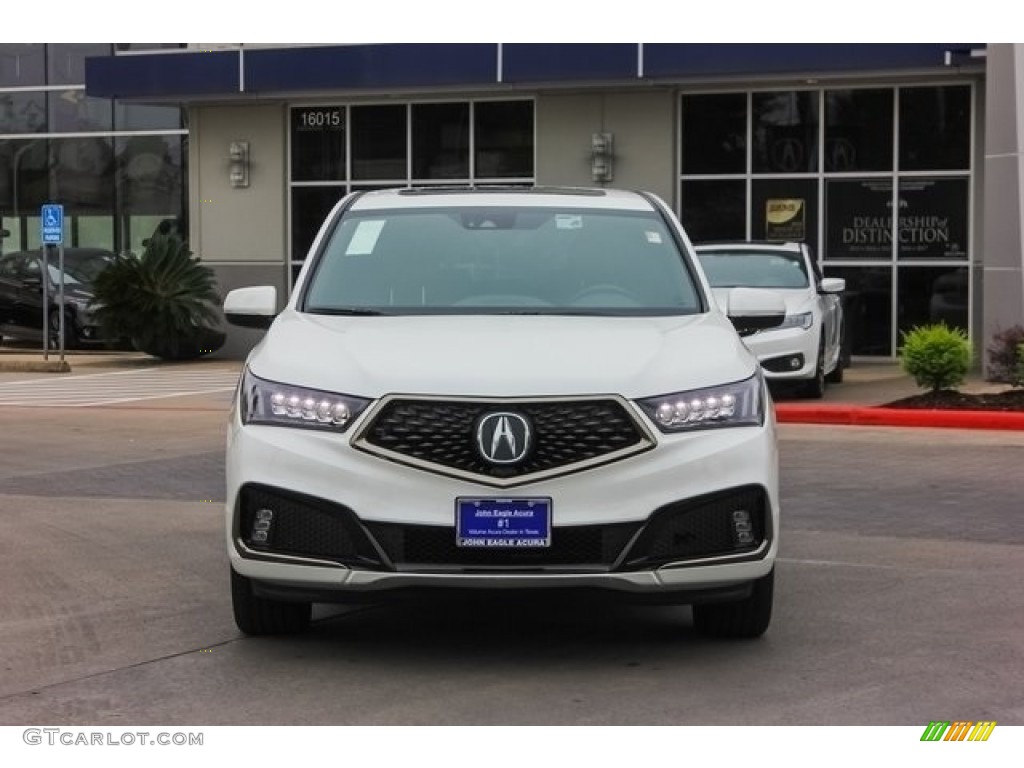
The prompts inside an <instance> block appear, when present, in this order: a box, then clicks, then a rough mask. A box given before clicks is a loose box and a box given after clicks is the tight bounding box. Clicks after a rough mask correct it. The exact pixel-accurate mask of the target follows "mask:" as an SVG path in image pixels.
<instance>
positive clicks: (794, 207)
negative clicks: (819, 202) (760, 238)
mask: <svg viewBox="0 0 1024 768" xmlns="http://www.w3.org/2000/svg"><path fill="white" fill-rule="evenodd" d="M806 210H807V206H806V205H804V201H803V200H801V199H798V198H787V199H776V200H768V201H766V202H765V211H764V217H765V218H764V221H765V225H764V236H765V239H766V240H796V241H801V240H803V239H804V238H805V237H806V236H807V231H806V226H805V220H806V216H805V211H806Z"/></svg>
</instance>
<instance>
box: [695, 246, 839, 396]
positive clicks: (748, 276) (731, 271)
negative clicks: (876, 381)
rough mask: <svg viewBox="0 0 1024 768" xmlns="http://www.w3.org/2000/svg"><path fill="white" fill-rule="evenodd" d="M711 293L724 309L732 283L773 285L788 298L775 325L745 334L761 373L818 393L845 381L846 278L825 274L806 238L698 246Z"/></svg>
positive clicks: (807, 393)
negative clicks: (782, 317) (782, 316)
mask: <svg viewBox="0 0 1024 768" xmlns="http://www.w3.org/2000/svg"><path fill="white" fill-rule="evenodd" d="M696 251H697V256H698V258H699V259H700V262H701V265H702V266H703V267H704V272H705V274H706V275H707V278H708V282H710V283H711V287H712V289H713V290H714V293H715V297H716V298H717V299H718V301H719V302H721V303H723V306H724V307H725V308H726V309H728V292H729V290H731V289H733V288H736V287H741V286H743V287H750V288H754V287H756V288H771V289H773V290H775V291H778V293H779V294H780V295H781V296H782V297H783V299H784V300H785V302H786V319H785V320H784V321H783V322H782V324H781V325H779V326H776V327H774V328H766V329H763V330H757V331H752V332H750V333H746V334H743V335H744V337H745V338H744V340H745V341H746V342H747V346H748V347H750V350H751V351H752V352H753V353H754V354H755V355H757V359H758V360H759V361H760V362H761V367H762V368H763V369H764V372H765V376H766V377H767V378H768V379H769V380H770V381H773V382H780V383H782V382H785V383H792V384H794V385H796V387H797V389H798V391H799V393H800V394H802V395H804V396H806V397H813V398H820V397H822V396H823V395H824V394H825V382H826V381H829V382H833V383H838V382H841V381H842V380H843V367H844V365H845V364H846V363H845V359H844V355H843V333H844V328H843V307H842V302H841V301H840V294H841V293H842V292H843V291H844V290H845V289H846V281H845V280H843V279H841V278H837V277H823V276H822V274H821V270H820V269H819V268H818V264H817V263H816V262H815V261H814V259H813V258H812V256H811V252H810V249H809V248H808V247H807V245H806V244H804V243H749V242H736V243H715V244H708V245H698V246H696Z"/></svg>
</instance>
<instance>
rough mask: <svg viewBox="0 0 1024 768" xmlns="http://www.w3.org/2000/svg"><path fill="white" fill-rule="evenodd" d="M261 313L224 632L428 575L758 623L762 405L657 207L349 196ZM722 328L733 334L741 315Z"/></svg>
mask: <svg viewBox="0 0 1024 768" xmlns="http://www.w3.org/2000/svg"><path fill="white" fill-rule="evenodd" d="M224 309H225V314H226V316H227V318H228V319H229V321H231V322H233V323H236V324H239V325H245V326H248V327H262V328H269V330H268V332H267V334H266V336H265V337H264V338H263V340H262V341H261V342H260V343H259V344H258V345H257V346H256V347H255V349H254V350H253V351H252V353H251V354H250V356H249V359H248V361H247V363H246V366H245V370H244V373H243V375H242V377H241V381H240V384H239V389H238V394H237V398H236V402H235V405H234V407H233V409H232V413H231V418H230V428H229V434H228V444H227V505H226V514H227V545H228V552H229V555H230V561H231V583H232V597H233V601H234V613H235V619H236V622H237V624H238V626H239V628H240V629H241V630H242V631H244V632H246V633H250V634H264V633H279V632H290V631H298V630H302V629H304V628H305V627H306V626H307V625H308V624H309V621H310V612H311V605H312V604H313V603H319V602H332V601H333V602H352V601H365V600H367V599H370V600H373V599H381V598H384V597H386V596H388V595H396V594H408V593H409V592H410V591H412V590H418V589H426V590H430V589H476V590H481V589H488V590H492V591H493V594H494V597H495V599H497V600H500V599H501V590H503V589H509V590H513V589H514V590H521V589H561V590H566V594H567V595H568V596H571V595H572V594H573V590H575V589H581V590H584V589H585V590H593V589H595V588H596V589H604V590H608V591H612V592H615V593H618V594H619V595H625V596H632V597H636V598H639V599H648V600H650V599H654V600H656V601H664V602H671V603H681V604H691V605H692V606H693V619H694V626H695V628H696V630H697V631H698V632H701V633H703V634H707V635H715V636H725V637H756V636H759V635H761V634H762V633H763V632H764V631H765V629H766V628H767V627H768V624H769V620H770V617H771V607H772V593H773V574H774V562H775V557H776V552H777V549H778V533H779V497H778V479H777V471H778V470H777V466H778V460H777V453H776V443H775V426H774V415H773V411H772V405H771V401H770V399H769V396H768V393H767V390H766V387H765V382H764V379H763V374H762V372H761V368H760V367H759V365H758V363H757V360H756V358H755V357H754V356H753V355H752V354H751V353H750V352H749V350H748V349H747V347H746V346H745V345H744V344H743V342H742V341H741V339H740V337H739V335H738V334H737V330H736V328H739V329H741V330H742V329H746V330H751V329H756V328H764V327H769V326H771V325H773V324H778V323H780V322H782V319H783V317H784V316H785V306H784V304H783V302H782V299H781V298H780V297H779V296H778V295H777V294H776V293H773V292H766V291H758V290H754V289H749V288H740V289H736V290H733V291H731V292H728V294H727V295H725V296H724V297H723V301H722V302H721V306H720V304H719V303H717V302H716V300H715V298H714V296H713V294H712V291H711V289H710V287H709V286H708V283H707V281H706V279H705V277H704V274H703V272H702V271H701V268H700V265H699V263H698V262H697V260H696V258H695V257H694V253H693V249H692V246H691V245H690V242H689V240H688V239H687V237H686V234H685V233H684V231H683V229H682V228H681V227H680V225H679V223H678V222H677V221H676V219H675V217H674V216H673V214H672V213H671V211H670V210H669V209H668V208H667V206H666V205H665V204H664V203H663V202H662V201H660V200H659V199H657V198H656V197H654V196H652V195H649V194H643V193H634V192H622V191H613V190H606V189H541V188H538V189H507V188H506V189H472V188H459V189H454V188H444V189H402V190H386V191H376V192H365V193H353V194H352V195H349V196H348V197H346V198H345V199H343V200H342V201H340V202H339V203H338V205H337V206H336V207H335V209H334V210H333V211H332V212H331V213H330V215H329V216H328V218H327V220H326V221H325V222H324V224H323V226H322V228H321V230H320V232H319V234H318V235H317V238H316V240H315V242H314V243H313V246H312V248H311V250H310V253H309V257H308V258H307V260H306V262H305V265H304V267H303V269H302V272H301V274H300V275H299V277H298V280H297V282H296V285H295V289H294V291H293V293H292V295H291V297H290V299H289V300H288V302H287V306H286V307H285V308H284V309H283V311H281V312H280V313H277V308H276V295H275V291H274V289H273V288H272V287H268V286H261V287H253V288H242V289H239V290H236V291H232V292H231V293H230V294H229V295H228V297H227V299H226V300H225V304H224ZM734 326H735V327H734Z"/></svg>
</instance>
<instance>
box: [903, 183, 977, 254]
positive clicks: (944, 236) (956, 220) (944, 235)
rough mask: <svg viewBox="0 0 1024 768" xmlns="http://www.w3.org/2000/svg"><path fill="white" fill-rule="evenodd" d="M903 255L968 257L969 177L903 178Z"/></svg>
mask: <svg viewBox="0 0 1024 768" xmlns="http://www.w3.org/2000/svg"><path fill="white" fill-rule="evenodd" d="M899 193H900V194H899V201H898V203H899V211H900V213H899V251H898V256H899V258H901V259H966V258H967V242H968V241H967V236H968V233H967V220H968V216H967V179H966V178H957V179H938V178H937V179H922V178H909V179H900V182H899Z"/></svg>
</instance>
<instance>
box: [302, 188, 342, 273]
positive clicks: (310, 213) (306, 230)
mask: <svg viewBox="0 0 1024 768" xmlns="http://www.w3.org/2000/svg"><path fill="white" fill-rule="evenodd" d="M344 196H345V187H344V186H330V187H292V258H293V259H294V260H296V261H299V260H302V259H304V258H306V253H307V252H308V251H309V246H311V245H312V244H313V240H314V238H315V237H316V233H317V232H319V231H320V226H321V225H322V224H323V223H324V219H325V218H327V214H328V213H330V212H331V209H332V208H333V207H334V205H335V204H336V203H337V202H338V201H339V200H340V199H341V198H343V197H344Z"/></svg>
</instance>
